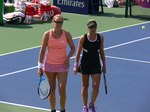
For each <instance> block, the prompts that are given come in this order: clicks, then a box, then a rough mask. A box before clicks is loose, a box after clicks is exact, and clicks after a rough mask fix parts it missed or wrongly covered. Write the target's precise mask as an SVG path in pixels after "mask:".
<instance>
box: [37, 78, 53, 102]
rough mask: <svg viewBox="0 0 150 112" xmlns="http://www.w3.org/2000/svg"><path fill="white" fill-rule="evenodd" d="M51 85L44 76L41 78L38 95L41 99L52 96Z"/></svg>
mask: <svg viewBox="0 0 150 112" xmlns="http://www.w3.org/2000/svg"><path fill="white" fill-rule="evenodd" d="M50 92H51V89H50V84H49V82H48V80H47V79H46V77H45V76H44V75H42V76H40V80H39V84H38V95H39V97H40V98H41V99H46V98H48V96H49V95H50Z"/></svg>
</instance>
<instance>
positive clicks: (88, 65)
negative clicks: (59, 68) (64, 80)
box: [73, 19, 106, 112]
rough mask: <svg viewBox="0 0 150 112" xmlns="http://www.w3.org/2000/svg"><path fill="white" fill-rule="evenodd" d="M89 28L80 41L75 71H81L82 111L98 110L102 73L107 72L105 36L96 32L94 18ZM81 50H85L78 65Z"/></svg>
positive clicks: (92, 111)
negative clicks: (97, 99) (89, 96)
mask: <svg viewBox="0 0 150 112" xmlns="http://www.w3.org/2000/svg"><path fill="white" fill-rule="evenodd" d="M87 29H88V33H87V34H85V35H82V36H81V37H80V39H79V42H78V48H77V51H76V57H75V63H74V69H73V72H74V74H76V73H77V72H80V73H81V78H82V90H81V95H82V102H83V110H82V112H88V111H89V112H96V111H95V106H94V103H95V101H96V98H97V96H98V93H99V85H100V78H101V73H102V72H106V62H105V53H104V44H103V42H104V37H103V36H102V35H100V34H98V33H96V29H97V23H96V21H95V20H93V19H92V20H89V21H88V23H87ZM81 50H83V54H82V58H81V63H80V65H79V66H78V61H79V59H80V53H81ZM101 62H102V65H101ZM90 76H91V78H92V92H91V99H90V102H89V105H88V87H89V78H90Z"/></svg>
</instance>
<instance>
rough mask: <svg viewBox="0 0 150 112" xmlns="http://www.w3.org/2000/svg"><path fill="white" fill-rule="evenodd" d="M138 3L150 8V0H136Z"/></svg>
mask: <svg viewBox="0 0 150 112" xmlns="http://www.w3.org/2000/svg"><path fill="white" fill-rule="evenodd" d="M135 1H136V3H137V4H138V5H140V6H142V7H145V8H150V0H135Z"/></svg>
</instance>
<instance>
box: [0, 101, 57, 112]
mask: <svg viewBox="0 0 150 112" xmlns="http://www.w3.org/2000/svg"><path fill="white" fill-rule="evenodd" d="M0 103H3V104H9V105H15V106H20V107H27V108H31V109H38V110H45V111H50V109H45V108H39V107H33V106H28V105H21V104H16V103H10V102H4V101H0ZM56 112H59V111H56Z"/></svg>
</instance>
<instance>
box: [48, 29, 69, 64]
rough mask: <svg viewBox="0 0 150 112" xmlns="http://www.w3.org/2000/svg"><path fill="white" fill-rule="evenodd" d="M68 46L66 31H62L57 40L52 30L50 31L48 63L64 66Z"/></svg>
mask: <svg viewBox="0 0 150 112" xmlns="http://www.w3.org/2000/svg"><path fill="white" fill-rule="evenodd" d="M66 45H67V39H66V34H65V30H63V29H62V35H61V37H59V38H57V39H56V38H54V37H53V35H52V30H50V31H49V38H48V42H47V48H48V51H47V53H46V63H50V64H63V63H64V61H65V59H66Z"/></svg>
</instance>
